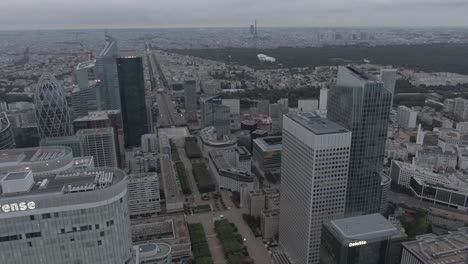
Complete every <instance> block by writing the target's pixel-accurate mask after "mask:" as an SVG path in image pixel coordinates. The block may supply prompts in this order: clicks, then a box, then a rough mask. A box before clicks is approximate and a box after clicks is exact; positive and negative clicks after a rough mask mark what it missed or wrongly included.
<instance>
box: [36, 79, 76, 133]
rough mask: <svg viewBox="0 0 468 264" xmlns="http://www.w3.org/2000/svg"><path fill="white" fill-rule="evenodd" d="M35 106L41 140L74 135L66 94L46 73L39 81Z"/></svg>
mask: <svg viewBox="0 0 468 264" xmlns="http://www.w3.org/2000/svg"><path fill="white" fill-rule="evenodd" d="M34 104H35V106H36V118H37V122H38V129H39V136H40V137H41V138H46V137H61V136H71V135H72V134H73V127H72V122H71V119H70V111H69V109H68V105H67V100H66V98H65V92H64V91H63V88H62V87H61V86H60V85H59V83H58V82H57V80H56V79H55V77H54V76H53V75H52V74H50V73H44V74H43V75H42V76H41V78H40V79H39V82H38V83H37V86H36V93H35V96H34Z"/></svg>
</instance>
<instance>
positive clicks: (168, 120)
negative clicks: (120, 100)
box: [146, 45, 186, 127]
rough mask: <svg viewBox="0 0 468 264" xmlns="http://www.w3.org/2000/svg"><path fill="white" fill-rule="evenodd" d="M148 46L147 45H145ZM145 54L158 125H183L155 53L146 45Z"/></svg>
mask: <svg viewBox="0 0 468 264" xmlns="http://www.w3.org/2000/svg"><path fill="white" fill-rule="evenodd" d="M147 46H148V45H147ZM146 55H147V58H148V67H149V72H150V81H151V91H153V92H156V102H157V104H158V110H159V111H158V112H159V116H158V120H157V125H158V127H177V126H185V125H186V123H185V119H184V117H183V116H182V115H181V114H179V113H177V111H176V108H175V105H174V103H173V102H172V99H171V96H170V94H169V91H170V87H169V83H168V81H167V79H166V76H165V75H164V73H163V71H162V69H161V65H160V64H159V62H158V60H157V58H156V55H155V54H154V53H153V52H152V51H150V50H149V48H148V47H147V49H146Z"/></svg>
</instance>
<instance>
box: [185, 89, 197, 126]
mask: <svg viewBox="0 0 468 264" xmlns="http://www.w3.org/2000/svg"><path fill="white" fill-rule="evenodd" d="M184 99H185V118H186V119H187V122H193V121H197V83H196V81H195V80H187V81H185V82H184Z"/></svg>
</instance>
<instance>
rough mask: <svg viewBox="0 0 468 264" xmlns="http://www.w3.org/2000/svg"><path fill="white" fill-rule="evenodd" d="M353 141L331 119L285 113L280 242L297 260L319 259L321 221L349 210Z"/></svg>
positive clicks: (316, 261)
mask: <svg viewBox="0 0 468 264" xmlns="http://www.w3.org/2000/svg"><path fill="white" fill-rule="evenodd" d="M350 146H351V132H349V131H348V130H346V129H345V128H343V127H342V126H340V125H338V124H336V123H334V122H332V121H330V120H328V119H323V118H320V117H319V116H318V115H316V114H312V113H301V114H287V115H285V116H284V121H283V152H282V160H281V199H280V200H281V201H280V225H279V244H280V246H281V247H282V248H283V249H284V250H286V252H287V253H288V255H289V257H291V259H292V260H293V261H294V263H301V264H310V263H319V258H320V238H321V232H322V222H323V221H325V220H331V219H335V218H341V217H343V216H344V211H345V198H346V183H347V180H348V165H349V153H350Z"/></svg>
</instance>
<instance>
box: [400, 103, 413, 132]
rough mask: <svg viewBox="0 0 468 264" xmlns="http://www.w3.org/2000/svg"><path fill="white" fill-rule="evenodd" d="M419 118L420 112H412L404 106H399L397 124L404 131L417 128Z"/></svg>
mask: <svg viewBox="0 0 468 264" xmlns="http://www.w3.org/2000/svg"><path fill="white" fill-rule="evenodd" d="M417 118H418V112H417V111H414V110H412V109H411V108H409V107H406V106H404V105H400V106H398V110H397V118H396V119H397V122H398V125H400V127H402V128H404V129H412V128H416V119H417Z"/></svg>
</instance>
